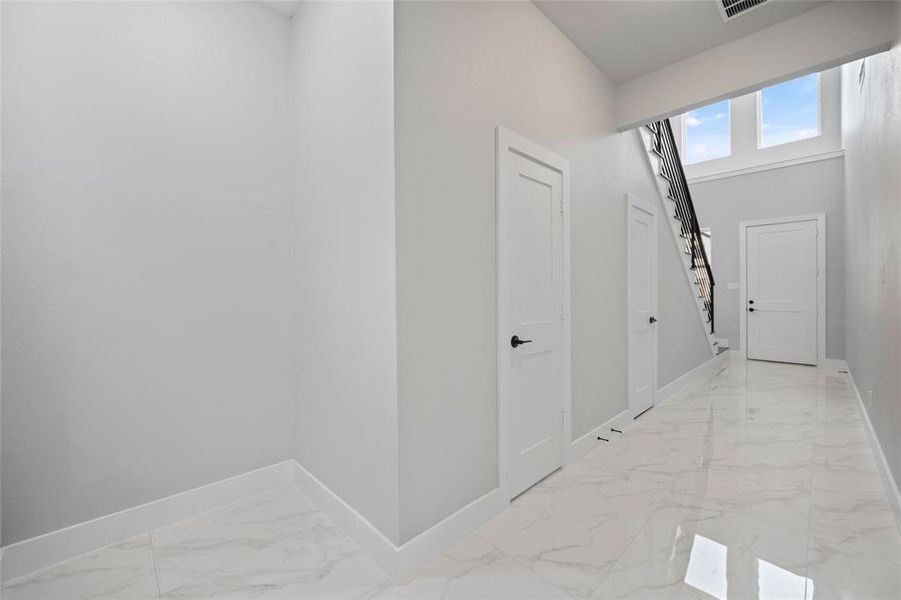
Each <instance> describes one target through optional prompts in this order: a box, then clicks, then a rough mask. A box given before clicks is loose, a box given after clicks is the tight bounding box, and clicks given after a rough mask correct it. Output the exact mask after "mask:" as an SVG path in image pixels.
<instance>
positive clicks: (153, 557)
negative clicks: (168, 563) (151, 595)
mask: <svg viewBox="0 0 901 600" xmlns="http://www.w3.org/2000/svg"><path fill="white" fill-rule="evenodd" d="M147 537H148V539H149V540H150V560H151V562H152V563H153V578H154V579H155V580H156V597H157V600H161V599H162V597H163V589H162V586H160V572H159V569H157V567H156V550H154V549H153V531H148V532H147Z"/></svg>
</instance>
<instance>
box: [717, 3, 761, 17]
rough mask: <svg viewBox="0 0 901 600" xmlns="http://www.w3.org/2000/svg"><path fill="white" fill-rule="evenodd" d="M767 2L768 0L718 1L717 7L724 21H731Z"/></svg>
mask: <svg viewBox="0 0 901 600" xmlns="http://www.w3.org/2000/svg"><path fill="white" fill-rule="evenodd" d="M766 2H767V0H716V5H717V7H718V8H719V9H720V16H721V17H722V18H723V21H731V20H732V19H734V18H736V17H739V16H741V15H743V14H745V13H746V12H748V11H751V10H754V9H755V8H757V7H758V6H760V5H761V4H764V3H766Z"/></svg>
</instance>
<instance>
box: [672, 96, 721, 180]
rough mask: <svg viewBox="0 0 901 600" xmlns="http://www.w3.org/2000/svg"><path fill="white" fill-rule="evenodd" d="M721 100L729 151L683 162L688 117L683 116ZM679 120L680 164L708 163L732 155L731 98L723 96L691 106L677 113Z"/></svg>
mask: <svg viewBox="0 0 901 600" xmlns="http://www.w3.org/2000/svg"><path fill="white" fill-rule="evenodd" d="M722 102H725V103H726V132H727V133H728V138H729V152H728V154H724V155H722V156H717V157H714V158H705V159H704V160H698V161H695V162H693V163H688V162H685V155H686V152H685V144H686V143H687V141H688V119H686V118H685V116H686V115H687V114H688V113H690V112H691V111H693V110H698V109H701V108H707V107H708V106H713V105H714V104H721V103H722ZM679 122H680V125H679V126H680V129H681V131H680V132H679V133H680V136H679V137H680V140H679V157H680V158H681V159H682V164H683V165H685V166H686V167H687V166H694V165H699V164H702V163H709V162H712V161H715V160H724V159H727V158H730V157H731V156H732V150H733V144H732V98H725V99H723V100H716V101H714V102H710V103H708V104H705V105H703V106H699V107H697V108H692V109H690V110H687V111H685V112H684V113H682V114H681V115H679Z"/></svg>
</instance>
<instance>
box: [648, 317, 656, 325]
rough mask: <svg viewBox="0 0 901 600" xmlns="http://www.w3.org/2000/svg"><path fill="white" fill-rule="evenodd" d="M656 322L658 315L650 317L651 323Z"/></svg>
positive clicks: (649, 321)
mask: <svg viewBox="0 0 901 600" xmlns="http://www.w3.org/2000/svg"><path fill="white" fill-rule="evenodd" d="M656 322H657V317H651V318H650V319H648V323H650V324H651V325H653V324H654V323H656Z"/></svg>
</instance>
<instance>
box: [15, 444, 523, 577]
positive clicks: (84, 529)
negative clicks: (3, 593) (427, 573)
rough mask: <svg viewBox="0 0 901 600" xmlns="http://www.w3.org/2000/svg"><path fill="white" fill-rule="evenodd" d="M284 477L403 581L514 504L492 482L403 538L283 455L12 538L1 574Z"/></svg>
mask: <svg viewBox="0 0 901 600" xmlns="http://www.w3.org/2000/svg"><path fill="white" fill-rule="evenodd" d="M285 485H294V486H296V487H297V488H298V489H299V490H300V491H301V492H303V493H304V494H305V495H306V496H308V497H309V498H310V500H311V501H312V502H313V503H314V504H315V505H316V507H317V508H318V509H320V510H321V511H323V512H324V513H326V514H327V515H328V516H329V517H330V518H331V519H332V520H333V521H335V522H336V523H337V524H338V525H339V526H340V527H342V528H343V529H344V530H345V532H346V533H347V534H348V535H350V537H351V538H353V540H354V541H356V542H357V543H358V544H360V546H361V547H362V548H363V549H364V550H365V551H366V552H368V553H369V555H370V556H371V557H372V558H373V559H374V560H375V561H376V562H377V563H378V564H379V565H380V566H381V567H382V568H383V569H384V570H385V572H386V573H387V574H388V575H390V576H391V577H392V578H393V579H394V580H395V581H402V580H403V578H404V577H406V576H407V575H408V574H410V573H411V572H412V571H413V570H414V569H415V568H417V567H419V566H421V565H423V564H425V563H426V562H428V561H429V560H431V559H432V558H434V557H436V556H438V555H440V554H441V553H442V552H444V551H445V550H446V549H447V548H448V547H450V546H451V545H453V544H455V543H456V542H458V541H460V540H462V539H463V538H465V537H466V536H467V535H469V534H470V533H472V532H474V531H475V530H476V529H478V528H479V527H481V526H482V525H484V524H485V523H487V522H488V521H489V520H491V519H492V518H493V517H494V516H496V515H497V514H498V513H500V512H501V511H502V510H504V509H505V508H506V507H507V506H509V500H508V499H506V498H505V497H504V494H503V492H502V490H501V489H500V488H495V489H493V490H491V491H490V492H488V493H487V494H485V495H483V496H481V497H480V498H477V499H475V500H473V501H472V502H470V503H469V504H467V505H466V506H464V507H462V508H461V509H460V510H458V511H456V512H455V513H453V514H451V515H449V516H447V517H445V518H444V519H442V520H441V521H440V522H438V523H436V524H435V525H433V526H431V527H430V528H428V529H427V530H425V531H423V532H422V533H420V534H419V535H417V536H416V537H414V538H413V539H411V540H409V541H407V542H406V543H404V544H402V545H400V546H398V545H396V544H395V543H394V542H392V541H391V540H389V539H388V538H387V537H385V535H384V534H383V533H382V532H381V531H379V530H378V529H377V528H376V527H375V526H374V525H372V523H370V522H369V521H368V520H367V519H366V517H364V516H363V515H361V514H360V513H359V512H357V511H356V510H355V509H354V508H353V507H352V506H350V505H349V504H347V503H346V502H345V501H344V500H342V499H341V498H340V497H339V496H338V495H337V494H336V493H335V492H333V491H332V490H331V489H329V487H328V486H326V485H325V484H324V483H322V482H321V481H319V480H318V479H317V478H316V477H315V476H313V475H312V474H311V473H310V472H309V471H307V470H306V469H305V468H304V467H302V466H301V465H300V464H299V463H298V462H297V461H295V460H286V461H283V462H280V463H277V464H274V465H270V466H268V467H264V468H262V469H257V470H255V471H250V472H248V473H243V474H241V475H236V476H234V477H230V478H228V479H224V480H222V481H217V482H215V483H211V484H208V485H204V486H201V487H198V488H194V489H191V490H187V491H185V492H181V493H178V494H175V495H172V496H168V497H166V498H161V499H159V500H154V501H153V502H148V503H146V504H141V505H140V506H135V507H132V508H128V509H125V510H122V511H119V512H116V513H112V514H109V515H105V516H102V517H99V518H96V519H92V520H90V521H85V522H84V523H78V524H77V525H72V526H70V527H66V528H64V529H60V530H57V531H53V532H50V533H46V534H44V535H41V536H38V537H34V538H31V539H28V540H24V541H21V542H17V543H15V544H10V545H9V546H6V547H4V548H2V549H0V553H2V560H3V563H2V567H3V573H2V576H3V581H9V580H11V579H14V578H16V577H20V576H22V575H27V574H29V573H32V572H34V571H37V570H39V569H43V568H46V567H49V566H51V565H54V564H56V563H59V562H62V561H64V560H69V559H72V558H75V557H77V556H81V555H83V554H87V553H89V552H95V551H96V550H99V549H101V548H105V547H107V546H110V545H112V544H116V543H118V542H121V541H122V540H125V539H128V538H130V537H132V536H135V535H139V534H142V533H147V532H148V531H152V530H154V529H159V528H160V527H165V526H166V525H171V524H172V523H175V522H177V521H181V520H182V519H187V518H189V517H193V516H196V515H198V514H200V513H203V512H206V511H209V510H213V509H216V508H220V507H222V506H226V505H228V504H231V503H232V502H236V501H238V500H241V499H244V498H248V497H250V496H253V495H255V494H259V493H262V492H265V491H267V490H271V489H273V488H276V487H279V486H285Z"/></svg>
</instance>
